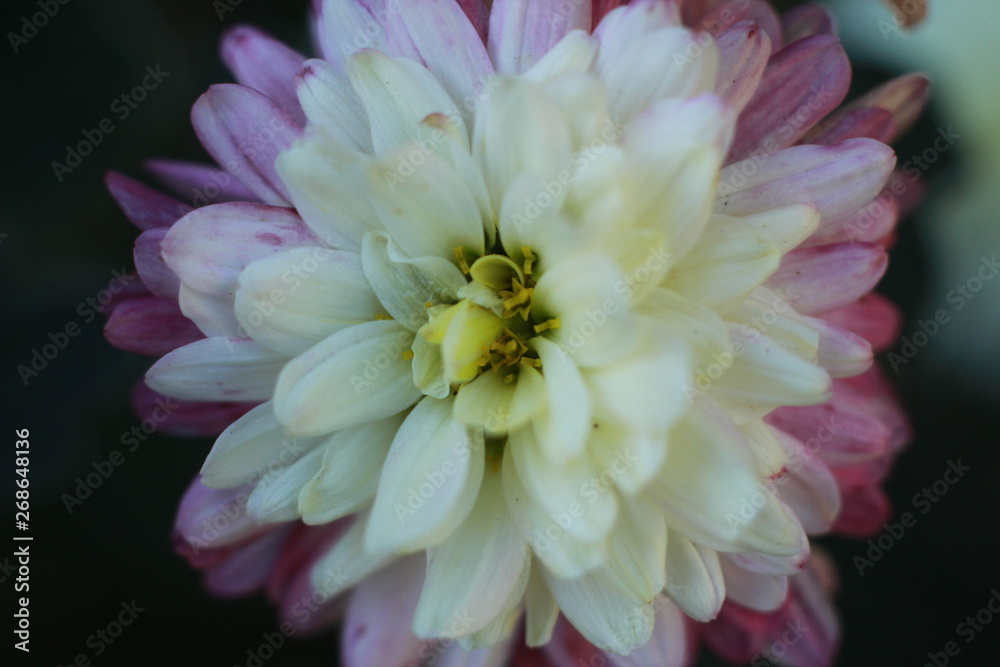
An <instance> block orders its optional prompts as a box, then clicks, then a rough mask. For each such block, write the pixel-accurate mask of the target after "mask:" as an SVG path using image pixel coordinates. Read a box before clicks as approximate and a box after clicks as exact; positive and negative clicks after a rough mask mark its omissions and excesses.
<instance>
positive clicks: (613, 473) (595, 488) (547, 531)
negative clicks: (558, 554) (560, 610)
mask: <svg viewBox="0 0 1000 667" xmlns="http://www.w3.org/2000/svg"><path fill="white" fill-rule="evenodd" d="M638 462H639V457H637V456H636V455H635V453H633V451H632V450H631V449H629V448H628V447H623V448H621V449H619V450H618V451H616V452H615V458H614V460H613V461H612V463H611V465H609V466H608V467H607V468H605V469H604V470H603V471H602V472H601V473H600V474H599V475H596V476H594V477H591V478H590V479H588V480H587V481H585V482H584V483H583V484H581V485H580V487H579V489H577V493H578V494H579V497H580V500H579V501H573V502H570V503H569V505H567V506H566V507H565V508H564V509H563V510H562V511H561V512H551V513H549V518H550V519H552V522H551V523H549V524H548V525H546V526H545V527H544V528H536V529H535V532H534V533H533V534H532V535H531V537H530V538H529V540H528V541H529V542H530V544H531V548H532V549H533V550H534V551H535V553H544V552H546V551H548V550H549V549H551V548H552V547H553V545H554V544H555V543H556V542H558V541H559V540H560V539H562V536H563V535H565V534H566V532H567V531H568V530H569V529H570V528H571V527H572V526H573V524H574V523H576V522H577V521H579V520H580V519H581V518H582V517H584V516H585V515H586V513H587V508H588V507H589V506H592V505H594V504H596V503H597V501H598V500H600V499H601V497H602V496H604V495H606V494H607V493H608V492H609V491H613V490H614V489H615V487H616V486H617V481H618V479H619V478H620V477H621V476H622V475H624V474H625V473H626V472H628V470H629V469H631V468H632V466H634V465H635V464H636V463H638Z"/></svg>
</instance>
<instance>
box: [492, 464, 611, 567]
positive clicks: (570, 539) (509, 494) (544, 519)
mask: <svg viewBox="0 0 1000 667" xmlns="http://www.w3.org/2000/svg"><path fill="white" fill-rule="evenodd" d="M503 485H504V497H505V498H506V499H507V508H508V509H509V510H510V514H511V516H512V517H513V518H514V521H515V522H516V523H517V525H518V528H520V529H521V534H522V535H523V536H524V538H525V539H526V540H527V541H528V542H529V543H530V544H531V548H532V550H533V551H534V552H535V555H537V556H538V557H539V558H540V559H541V560H542V561H543V562H544V563H545V565H546V566H547V567H548V568H549V569H551V570H552V571H553V572H555V573H556V574H557V575H558V576H561V577H570V578H573V577H578V576H580V575H581V574H583V573H584V572H587V571H589V570H592V569H594V568H595V567H597V566H598V565H600V564H601V563H602V562H603V561H604V558H605V555H606V549H605V543H604V541H603V540H597V541H585V540H581V539H579V538H578V537H576V536H575V535H573V534H571V533H568V532H566V530H565V528H564V526H565V525H568V523H569V521H571V520H572V517H571V516H567V517H557V518H553V517H552V516H550V515H549V514H547V513H546V512H545V510H544V509H543V508H542V507H541V506H540V505H539V504H538V503H537V502H536V501H535V499H534V498H533V497H532V495H531V494H530V493H529V492H528V491H527V489H526V488H525V484H524V482H523V481H522V479H521V476H520V475H519V474H518V472H517V468H516V466H515V465H514V460H513V456H512V454H511V446H510V445H509V444H508V446H507V450H506V451H505V452H504V460H503ZM559 519H562V520H561V521H559Z"/></svg>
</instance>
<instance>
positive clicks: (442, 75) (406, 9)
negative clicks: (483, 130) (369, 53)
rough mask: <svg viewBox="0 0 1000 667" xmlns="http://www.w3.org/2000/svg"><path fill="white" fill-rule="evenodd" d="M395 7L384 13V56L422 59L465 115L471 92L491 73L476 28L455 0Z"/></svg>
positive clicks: (472, 97) (471, 106)
mask: <svg viewBox="0 0 1000 667" xmlns="http://www.w3.org/2000/svg"><path fill="white" fill-rule="evenodd" d="M398 9H399V11H396V12H389V26H388V31H389V55H393V56H404V57H406V58H411V59H413V60H416V61H417V62H420V63H423V64H424V65H425V66H426V67H427V69H428V70H430V72H431V73H432V74H433V75H434V76H435V77H436V78H437V79H438V81H440V82H441V85H442V87H443V88H444V89H445V90H446V91H447V92H448V94H449V95H451V98H452V99H453V100H454V101H455V103H456V104H457V105H458V106H459V108H460V109H462V111H463V115H464V116H467V120H471V117H472V116H471V113H472V110H473V109H474V108H475V105H474V104H473V101H474V100H475V96H476V94H477V93H478V92H479V91H480V90H481V89H482V87H483V85H484V83H485V82H486V81H487V80H488V79H489V77H491V76H492V75H493V73H494V70H493V63H492V62H490V57H489V55H488V54H487V52H486V45H485V44H483V40H482V39H481V38H480V36H479V33H478V32H477V31H476V28H475V27H473V25H472V24H471V23H470V22H469V19H468V17H467V16H466V15H465V13H464V12H463V11H462V9H461V8H460V7H459V6H458V4H456V3H455V0H424V1H423V2H420V3H414V2H401V3H399V4H398ZM469 127H472V124H471V122H470V124H469Z"/></svg>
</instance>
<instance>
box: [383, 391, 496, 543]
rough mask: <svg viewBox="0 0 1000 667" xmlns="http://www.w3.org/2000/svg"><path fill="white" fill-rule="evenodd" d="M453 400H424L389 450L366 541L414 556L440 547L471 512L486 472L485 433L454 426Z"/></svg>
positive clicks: (400, 430)
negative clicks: (413, 554)
mask: <svg viewBox="0 0 1000 667" xmlns="http://www.w3.org/2000/svg"><path fill="white" fill-rule="evenodd" d="M453 404H454V400H453V399H446V400H443V401H442V400H437V399H434V398H424V399H423V400H421V401H420V402H419V403H418V404H417V406H416V407H415V408H414V409H413V411H412V412H410V414H409V415H407V417H406V420H405V421H404V422H403V425H402V426H401V427H400V428H399V431H398V432H397V433H396V437H395V439H394V440H393V442H392V447H391V448H390V449H389V455H388V457H387V458H386V462H385V466H384V467H383V469H382V477H381V479H380V480H379V486H378V493H377V495H376V497H375V505H374V507H373V508H372V514H371V518H370V520H369V522H368V532H367V534H366V536H365V543H366V544H367V545H368V547H369V549H370V550H372V551H383V550H384V551H395V552H410V551H416V550H418V549H425V548H427V547H429V546H432V545H435V544H440V543H441V542H443V541H444V540H445V539H447V538H448V536H449V535H451V534H452V532H453V531H454V530H455V529H456V528H457V527H458V526H459V525H460V524H461V523H462V521H463V520H464V519H465V517H466V516H467V515H468V513H469V511H470V510H471V509H472V505H473V502H474V500H475V498H476V494H477V493H478V491H479V486H480V483H481V482H482V478H483V469H484V453H483V443H484V439H483V436H482V434H481V433H474V432H470V429H468V428H466V427H465V426H464V425H462V424H460V423H458V422H456V421H455V420H454V418H453V417H452V408H453Z"/></svg>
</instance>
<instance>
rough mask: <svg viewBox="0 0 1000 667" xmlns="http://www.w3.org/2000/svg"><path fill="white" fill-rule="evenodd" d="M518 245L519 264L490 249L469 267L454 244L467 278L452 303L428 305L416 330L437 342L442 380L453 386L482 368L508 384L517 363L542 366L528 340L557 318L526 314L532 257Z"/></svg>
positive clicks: (550, 326) (554, 325)
mask: <svg viewBox="0 0 1000 667" xmlns="http://www.w3.org/2000/svg"><path fill="white" fill-rule="evenodd" d="M521 250H522V253H523V255H524V261H523V262H521V263H520V264H518V263H517V262H515V261H514V260H513V259H511V258H510V257H508V256H507V255H504V254H499V253H496V254H489V255H484V256H482V257H480V258H479V259H477V260H475V262H473V263H472V265H471V266H470V265H469V263H468V260H467V259H466V257H465V251H464V250H463V249H462V248H460V247H459V248H455V258H456V260H457V263H458V266H459V268H461V269H462V272H463V273H465V275H466V277H467V278H468V280H469V283H468V285H466V287H465V288H463V289H462V290H461V291H460V292H459V296H460V297H462V298H461V300H460V301H459V302H458V303H456V304H452V305H430V304H428V308H429V313H428V314H429V321H428V322H427V324H425V325H424V326H423V327H422V328H421V329H420V335H421V336H423V337H424V339H425V340H426V341H427V342H429V343H432V344H434V345H439V346H440V351H441V358H442V362H443V365H444V376H445V380H446V381H447V382H448V384H450V385H451V386H452V388H453V389H455V390H457V389H458V388H459V387H461V386H462V385H463V384H466V383H468V382H471V381H472V380H474V379H475V378H476V377H478V376H479V375H480V374H482V373H484V372H487V371H493V372H496V373H500V374H501V375H502V376H503V380H504V382H506V383H511V382H514V381H516V379H517V371H518V368H519V367H520V366H521V365H522V364H524V365H530V366H534V367H535V368H540V367H541V365H542V362H541V360H539V358H538V355H537V353H536V352H535V351H534V350H532V349H531V348H530V347H529V346H528V341H529V340H531V339H532V338H534V337H535V336H536V335H538V334H540V333H542V332H544V331H547V330H549V329H555V328H558V326H559V320H558V319H550V320H546V321H544V322H536V321H535V318H534V317H533V316H532V313H531V296H532V293H533V292H534V288H535V278H534V276H533V273H534V268H535V263H536V260H537V258H536V256H535V254H534V253H533V252H532V250H531V249H530V248H522V249H521Z"/></svg>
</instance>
